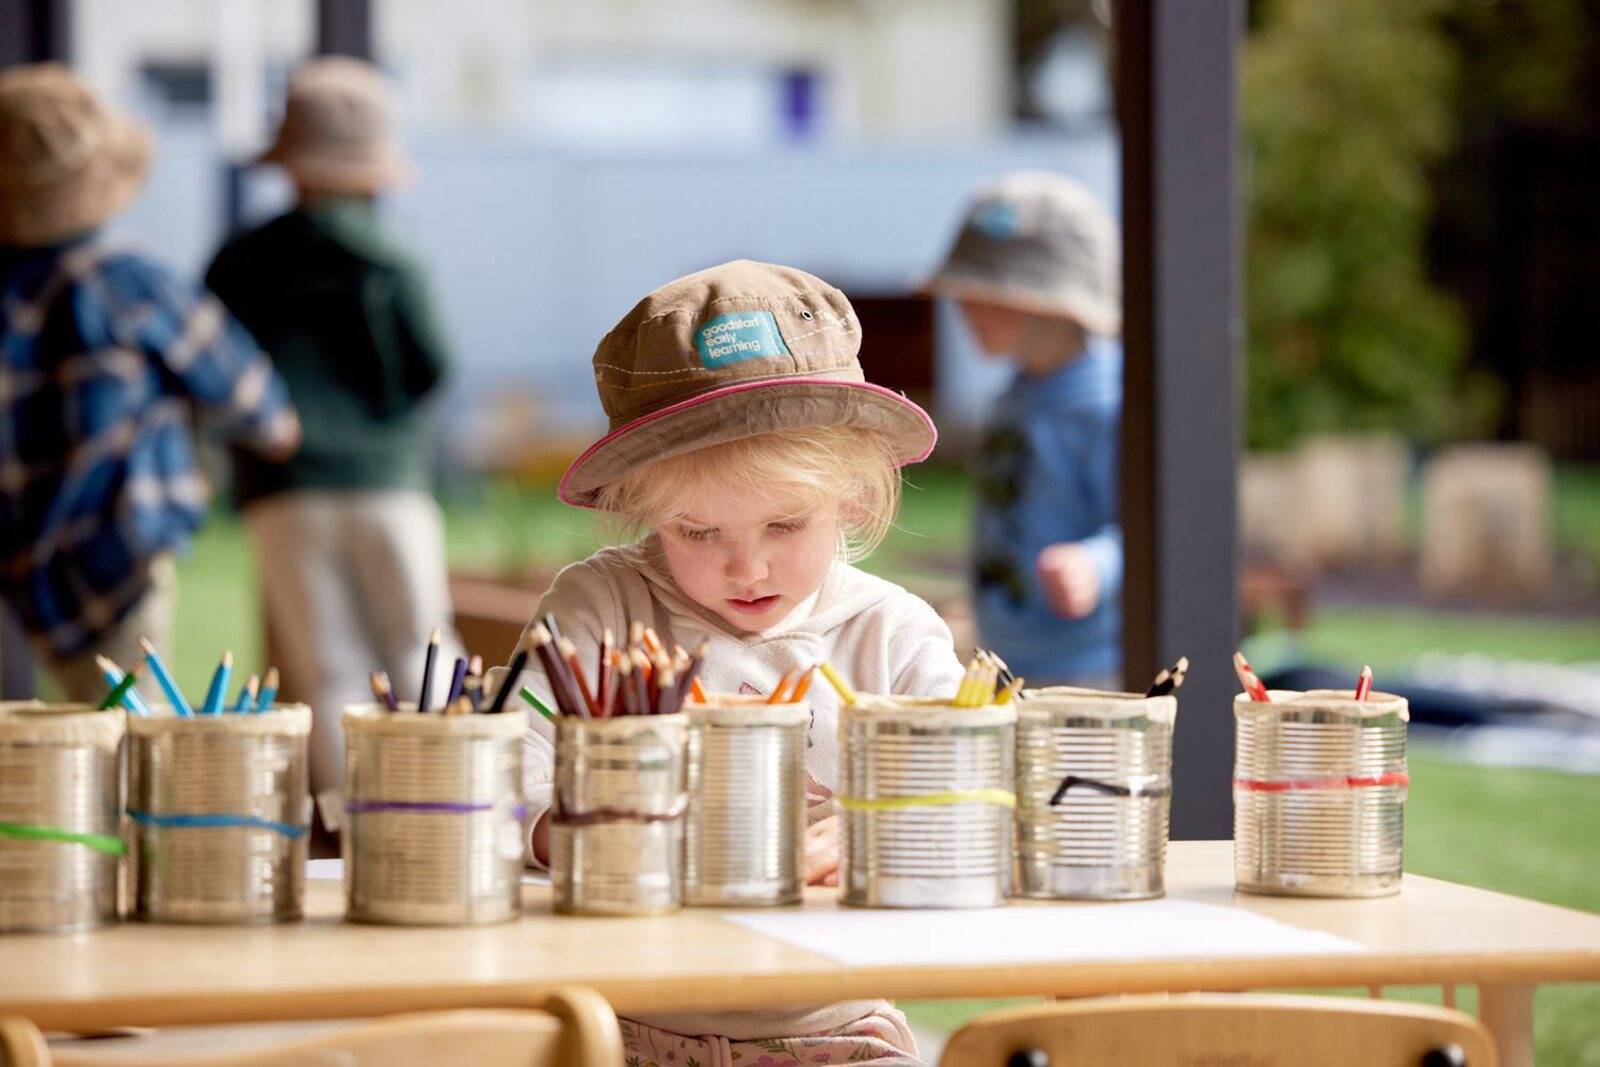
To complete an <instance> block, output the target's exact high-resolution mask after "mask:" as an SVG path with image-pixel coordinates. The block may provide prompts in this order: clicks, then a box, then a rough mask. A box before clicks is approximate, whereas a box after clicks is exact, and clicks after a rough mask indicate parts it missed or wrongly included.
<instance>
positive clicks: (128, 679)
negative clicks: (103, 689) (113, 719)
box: [100, 660, 144, 711]
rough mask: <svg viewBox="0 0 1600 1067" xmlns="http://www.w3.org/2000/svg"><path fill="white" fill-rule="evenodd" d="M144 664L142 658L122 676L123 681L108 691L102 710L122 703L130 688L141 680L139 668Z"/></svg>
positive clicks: (102, 702)
mask: <svg viewBox="0 0 1600 1067" xmlns="http://www.w3.org/2000/svg"><path fill="white" fill-rule="evenodd" d="M143 666H144V661H142V660H141V661H139V662H137V663H135V664H134V665H133V669H132V670H131V671H129V672H128V673H127V674H124V675H123V676H122V681H120V682H118V683H117V684H116V685H114V686H112V687H111V692H109V693H107V694H106V698H105V699H104V700H102V701H101V702H100V710H101V711H105V710H106V709H108V708H114V707H116V706H117V705H118V704H121V703H122V698H123V697H125V696H127V695H128V690H130V689H132V688H133V687H134V685H135V683H137V682H138V681H139V669H140V668H141V667H143Z"/></svg>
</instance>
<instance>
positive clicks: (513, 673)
mask: <svg viewBox="0 0 1600 1067" xmlns="http://www.w3.org/2000/svg"><path fill="white" fill-rule="evenodd" d="M527 666H528V649H527V646H525V645H524V646H521V647H519V648H518V649H517V650H516V652H514V653H512V656H511V662H510V663H509V664H507V665H506V676H505V677H504V678H502V679H500V688H499V689H496V690H495V691H494V699H492V700H490V701H489V706H488V707H487V708H486V709H484V710H485V711H486V712H487V713H488V714H490V715H498V714H500V713H501V712H502V711H504V710H505V707H506V701H507V700H508V699H510V697H511V694H512V692H514V691H515V690H516V688H517V681H518V680H519V679H520V678H521V677H522V672H523V670H524V669H525V668H526V667H527Z"/></svg>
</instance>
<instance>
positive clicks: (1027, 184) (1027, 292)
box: [922, 171, 1122, 335]
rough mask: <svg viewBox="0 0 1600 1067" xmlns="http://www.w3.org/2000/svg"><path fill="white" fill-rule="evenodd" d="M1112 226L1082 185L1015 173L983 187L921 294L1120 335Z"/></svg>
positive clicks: (1118, 252) (1116, 251)
mask: <svg viewBox="0 0 1600 1067" xmlns="http://www.w3.org/2000/svg"><path fill="white" fill-rule="evenodd" d="M1120 245H1121V241H1120V239H1119V237H1118V234H1117V224H1116V223H1115V222H1114V221H1112V219H1111V216H1110V215H1109V214H1107V213H1106V211H1105V209H1104V208H1102V207H1101V206H1100V204H1099V202H1098V201H1096V200H1095V198H1094V195H1093V194H1092V193H1090V192H1089V190H1088V189H1086V188H1085V187H1084V186H1082V185H1080V184H1078V183H1077V182H1075V181H1073V180H1072V179H1071V178H1067V177H1065V176H1063V175H1060V174H1052V173H1050V172H1048V171H1018V172H1016V173H1014V174H1007V175H1004V176H1002V177H1001V178H999V179H997V180H996V181H994V182H992V183H991V184H989V185H985V186H982V187H980V188H979V189H978V190H977V191H976V192H975V193H974V194H973V197H972V202H971V204H970V205H969V207H968V208H967V214H966V218H965V220H964V221H963V222H962V224H961V231H960V233H958V234H957V235H956V240H955V244H954V245H952V246H951V248H950V253H949V255H947V256H946V257H945V261H944V265H943V266H942V267H940V268H939V269H938V271H936V272H935V273H934V275H933V276H932V277H931V278H929V279H928V280H927V281H926V282H924V283H923V285H922V288H923V290H924V291H925V292H929V293H932V294H934V295H935V296H947V297H953V298H955V299H965V300H979V301H986V302H988V303H993V304H1002V305H1005V306H1007V307H1014V308H1017V309H1019V310H1022V311H1032V312H1037V313H1040V314H1045V315H1063V316H1065V317H1067V318H1069V319H1072V320H1073V321H1075V322H1077V323H1078V324H1079V325H1081V326H1082V327H1083V328H1084V329H1085V330H1088V331H1089V332H1090V333H1097V334H1105V335H1112V334H1117V333H1120V332H1121V330H1122V276H1121V270H1122V264H1121V260H1122V256H1121V248H1120Z"/></svg>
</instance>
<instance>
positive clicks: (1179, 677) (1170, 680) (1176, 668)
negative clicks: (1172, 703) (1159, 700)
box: [1144, 656, 1189, 697]
mask: <svg viewBox="0 0 1600 1067" xmlns="http://www.w3.org/2000/svg"><path fill="white" fill-rule="evenodd" d="M1188 675H1189V657H1188V656H1179V657H1178V662H1176V663H1174V664H1173V665H1172V666H1170V667H1163V668H1161V670H1160V671H1159V672H1158V673H1157V674H1156V677H1155V680H1154V681H1152V682H1151V683H1150V688H1149V689H1146V690H1145V691H1144V695H1145V696H1147V697H1164V696H1169V695H1171V694H1172V693H1176V692H1177V691H1178V689H1179V687H1181V686H1182V685H1183V680H1184V679H1185V678H1186V677H1188Z"/></svg>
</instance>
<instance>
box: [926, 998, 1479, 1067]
mask: <svg viewBox="0 0 1600 1067" xmlns="http://www.w3.org/2000/svg"><path fill="white" fill-rule="evenodd" d="M939 1062H940V1064H941V1067H1067V1065H1077V1064H1128V1065H1130V1067H1131V1065H1138V1067H1144V1065H1150V1067H1168V1065H1171V1067H1180V1065H1181V1067H1209V1065H1213V1064H1225V1065H1227V1067H1347V1065H1349V1064H1359V1065H1360V1067H1496V1056H1495V1049H1494V1042H1493V1040H1492V1039H1491V1038H1490V1036H1489V1031H1488V1030H1487V1029H1485V1028H1484V1026H1483V1024H1482V1023H1480V1022H1479V1021H1478V1020H1476V1019H1474V1018H1473V1017H1472V1016H1470V1015H1464V1014H1462V1013H1461V1012H1458V1011H1453V1010H1451V1009H1448V1008H1438V1007H1433V1006H1431V1005H1426V1004H1407V1003H1403V1002H1398V1001H1381V1000H1354V999H1348V1000H1347V999H1344V998H1340V997H1315V996H1276V995H1271V994H1241V995H1223V994H1209V993H1197V994H1185V995H1181V996H1168V995H1165V994H1158V995H1153V996H1132V997H1099V998H1094V999H1089V1000H1077V1001H1062V1002H1059V1003H1055V1004H1041V1005H1036V1006H1030V1007H1025V1008H1011V1009H1007V1010H1003V1011H996V1012H991V1013H989V1014H986V1015H981V1016H979V1017H978V1018H976V1019H974V1020H972V1021H971V1022H970V1023H968V1024H967V1025H966V1026H964V1027H962V1028H961V1029H960V1030H958V1031H957V1032H956V1033H955V1034H954V1035H953V1036H952V1037H951V1038H950V1041H949V1043H948V1044H946V1045H945V1049H944V1056H943V1057H942V1058H941V1059H940V1061H939Z"/></svg>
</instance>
